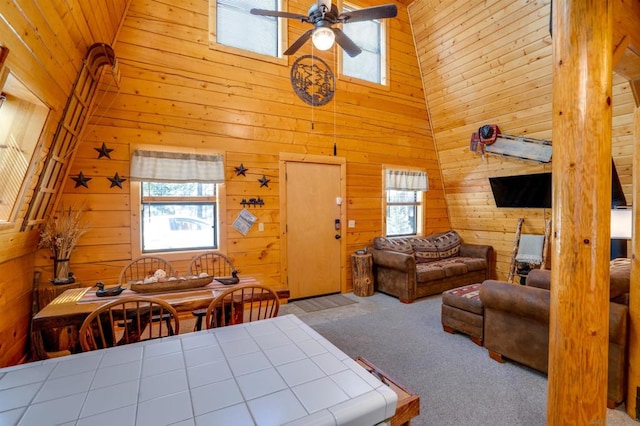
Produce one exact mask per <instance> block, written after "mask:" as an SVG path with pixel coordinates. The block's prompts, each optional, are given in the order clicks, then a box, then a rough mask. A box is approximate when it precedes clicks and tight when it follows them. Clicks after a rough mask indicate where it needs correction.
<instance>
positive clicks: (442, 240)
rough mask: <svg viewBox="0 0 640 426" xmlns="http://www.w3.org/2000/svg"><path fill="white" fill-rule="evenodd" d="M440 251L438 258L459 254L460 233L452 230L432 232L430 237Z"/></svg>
mask: <svg viewBox="0 0 640 426" xmlns="http://www.w3.org/2000/svg"><path fill="white" fill-rule="evenodd" d="M430 238H431V240H433V242H434V244H435V245H436V247H437V248H438V252H439V253H440V259H447V258H449V257H454V256H458V255H459V254H460V244H461V243H462V241H461V240H460V235H458V233H457V232H456V231H454V230H451V231H447V232H441V233H439V234H434V235H432V236H431V237H430Z"/></svg>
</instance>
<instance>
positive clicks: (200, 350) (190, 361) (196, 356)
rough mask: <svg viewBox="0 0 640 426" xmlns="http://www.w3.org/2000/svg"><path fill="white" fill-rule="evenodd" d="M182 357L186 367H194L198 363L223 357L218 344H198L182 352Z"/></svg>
mask: <svg viewBox="0 0 640 426" xmlns="http://www.w3.org/2000/svg"><path fill="white" fill-rule="evenodd" d="M184 359H185V363H186V365H187V367H194V366H196V365H200V364H206V363H209V362H213V361H219V360H221V359H224V354H223V353H222V349H220V346H218V345H217V344H216V345H210V346H199V347H197V348H194V349H189V350H187V351H185V352H184Z"/></svg>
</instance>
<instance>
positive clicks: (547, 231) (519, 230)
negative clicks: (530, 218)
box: [507, 217, 551, 282]
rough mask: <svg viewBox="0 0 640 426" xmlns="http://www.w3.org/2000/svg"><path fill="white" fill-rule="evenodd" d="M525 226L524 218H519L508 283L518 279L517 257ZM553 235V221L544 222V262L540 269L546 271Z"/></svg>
mask: <svg viewBox="0 0 640 426" xmlns="http://www.w3.org/2000/svg"><path fill="white" fill-rule="evenodd" d="M523 224H524V218H523V217H521V218H518V225H517V226H516V236H515V239H514V241H513V248H512V249H511V265H510V266H509V278H508V279H507V281H508V282H513V279H514V278H515V277H516V265H517V262H516V256H517V255H518V250H519V249H520V236H521V234H522V225H523ZM550 234H551V220H550V219H546V220H545V222H544V243H543V246H542V262H541V263H540V266H539V268H540V269H544V267H545V265H546V264H547V252H548V251H549V235H550Z"/></svg>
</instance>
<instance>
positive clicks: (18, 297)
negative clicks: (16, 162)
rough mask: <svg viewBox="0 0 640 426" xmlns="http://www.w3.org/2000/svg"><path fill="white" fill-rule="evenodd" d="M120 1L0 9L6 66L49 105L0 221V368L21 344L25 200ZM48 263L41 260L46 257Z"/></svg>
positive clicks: (29, 263) (28, 290) (27, 264)
mask: <svg viewBox="0 0 640 426" xmlns="http://www.w3.org/2000/svg"><path fill="white" fill-rule="evenodd" d="M127 3H128V0H108V1H102V2H94V1H89V0H47V1H39V0H10V1H5V2H2V4H1V5H0V44H1V45H4V46H6V47H8V48H9V50H10V53H9V56H8V57H7V61H6V64H5V65H6V67H7V68H8V69H9V70H10V71H11V72H12V73H13V74H14V75H15V76H16V78H18V79H19V80H20V81H21V82H22V83H23V84H25V86H27V87H28V88H29V89H31V90H32V91H33V93H34V94H35V95H36V96H37V97H38V98H40V99H41V100H42V101H43V102H44V103H45V104H47V105H48V106H49V107H51V113H50V114H49V117H48V120H47V123H46V125H45V129H44V131H43V133H42V136H41V138H40V141H39V144H38V146H37V148H36V154H35V160H34V162H32V166H31V173H30V179H29V180H28V182H27V188H28V190H27V197H26V199H25V203H23V204H21V205H20V207H19V212H18V214H17V219H16V221H15V222H12V223H8V224H7V223H5V224H0V247H2V248H1V249H0V309H1V310H2V321H1V322H0V366H6V365H11V364H15V363H17V362H19V361H20V360H21V359H22V358H23V356H24V354H25V348H26V345H27V342H28V331H29V323H30V319H31V306H32V305H31V302H32V293H33V292H32V289H33V280H34V271H35V268H34V262H35V252H36V247H37V243H38V234H37V232H35V231H33V232H28V233H20V232H18V229H19V228H20V225H21V223H22V219H23V218H24V215H25V210H26V206H27V204H26V202H28V201H29V199H30V197H31V194H32V192H33V185H34V184H35V182H36V181H37V173H38V172H39V171H40V170H41V169H42V159H43V158H44V157H45V156H46V152H47V151H48V149H49V144H50V143H51V140H52V138H53V134H54V133H55V130H56V126H57V124H58V121H59V119H60V116H61V113H62V111H63V109H64V105H65V103H66V100H67V97H68V95H69V93H70V92H71V87H72V85H73V82H74V80H75V78H76V76H77V74H78V71H79V70H80V68H81V66H82V58H83V56H84V54H85V53H86V51H87V48H88V47H89V46H90V45H91V44H93V43H94V42H106V43H112V42H113V40H114V38H115V35H116V32H117V29H118V27H119V23H120V21H121V19H122V16H123V14H124V12H125V10H126V6H127ZM47 261H48V259H47Z"/></svg>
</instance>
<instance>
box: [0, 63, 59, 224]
mask: <svg viewBox="0 0 640 426" xmlns="http://www.w3.org/2000/svg"><path fill="white" fill-rule="evenodd" d="M48 114H49V108H48V107H47V106H46V105H45V104H44V103H42V101H40V100H39V99H38V98H37V97H36V96H35V95H33V93H31V91H30V90H29V89H27V88H26V87H25V86H24V85H23V84H22V83H21V82H20V81H19V80H18V79H16V78H15V77H14V76H13V75H12V74H9V75H8V76H7V79H6V81H5V83H4V85H3V86H2V90H1V93H0V181H1V182H2V189H1V190H0V223H2V222H9V221H11V220H12V219H13V214H14V212H15V211H16V206H17V204H18V201H19V199H20V194H21V190H22V189H23V183H24V180H25V178H26V177H27V172H28V169H29V164H30V162H31V157H32V156H33V153H34V151H35V148H36V145H37V143H38V139H39V138H40V134H41V133H42V129H43V127H44V123H45V121H46V119H47V115H48Z"/></svg>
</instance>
